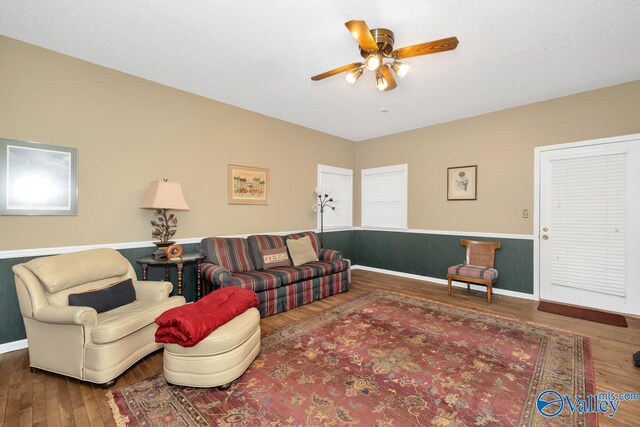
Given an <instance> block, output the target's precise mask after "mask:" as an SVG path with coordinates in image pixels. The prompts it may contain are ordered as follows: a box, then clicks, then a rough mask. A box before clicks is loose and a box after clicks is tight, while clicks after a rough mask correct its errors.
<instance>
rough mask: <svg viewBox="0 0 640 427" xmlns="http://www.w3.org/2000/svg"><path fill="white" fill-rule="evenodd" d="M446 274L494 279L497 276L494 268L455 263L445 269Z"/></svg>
mask: <svg viewBox="0 0 640 427" xmlns="http://www.w3.org/2000/svg"><path fill="white" fill-rule="evenodd" d="M447 273H448V274H453V275H456V276H465V277H473V278H475V279H483V280H495V279H497V278H498V270H496V269H495V268H489V267H481V266H478V265H469V264H457V265H452V266H451V267H449V269H448V270H447Z"/></svg>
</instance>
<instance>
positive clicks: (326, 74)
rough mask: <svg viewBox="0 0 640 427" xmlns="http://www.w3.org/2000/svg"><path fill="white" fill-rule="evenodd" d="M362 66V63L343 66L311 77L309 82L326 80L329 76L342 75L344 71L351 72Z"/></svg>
mask: <svg viewBox="0 0 640 427" xmlns="http://www.w3.org/2000/svg"><path fill="white" fill-rule="evenodd" d="M363 65H364V64H363V63H362V62H354V63H353V64H349V65H343V66H342V67H339V68H335V69H333V70H330V71H325V72H324V73H322V74H318V75H317V76H313V77H311V80H313V81H318V80H322V79H326V78H327V77H331V76H334V75H336V74H340V73H344V72H345V71H350V70H353V69H355V68H359V67H362V66H363Z"/></svg>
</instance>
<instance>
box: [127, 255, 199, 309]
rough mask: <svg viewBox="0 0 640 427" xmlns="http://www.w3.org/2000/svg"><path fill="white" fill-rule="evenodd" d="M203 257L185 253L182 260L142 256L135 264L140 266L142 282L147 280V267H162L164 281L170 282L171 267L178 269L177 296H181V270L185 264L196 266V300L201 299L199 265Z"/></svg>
mask: <svg viewBox="0 0 640 427" xmlns="http://www.w3.org/2000/svg"><path fill="white" fill-rule="evenodd" d="M204 257H205V255H204V254H201V253H200V252H193V253H185V254H182V258H180V259H177V260H170V259H168V258H156V257H154V256H153V255H147V256H143V257H142V258H138V259H137V260H136V262H137V263H138V264H140V265H141V266H142V280H147V271H148V269H149V267H150V266H151V267H164V268H165V280H166V281H167V282H170V281H171V267H176V268H177V269H178V288H177V291H178V295H182V289H183V284H182V280H183V275H182V270H183V269H184V265H185V264H191V263H195V264H196V300H197V299H199V298H200V297H202V277H201V274H200V264H201V263H202V260H203V259H204Z"/></svg>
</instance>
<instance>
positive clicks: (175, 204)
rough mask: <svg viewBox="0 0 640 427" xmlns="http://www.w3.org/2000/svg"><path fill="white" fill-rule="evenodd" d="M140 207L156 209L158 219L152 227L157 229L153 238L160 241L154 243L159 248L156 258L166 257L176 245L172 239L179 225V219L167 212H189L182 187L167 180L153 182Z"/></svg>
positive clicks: (154, 230)
mask: <svg viewBox="0 0 640 427" xmlns="http://www.w3.org/2000/svg"><path fill="white" fill-rule="evenodd" d="M140 207H141V208H143V209H155V216H156V219H155V220H152V221H151V225H152V226H153V227H155V228H154V229H153V232H152V233H151V237H153V238H156V239H160V241H158V242H153V243H154V244H155V245H156V246H157V247H158V249H157V250H156V253H155V256H156V257H165V256H166V248H167V247H168V246H171V245H172V244H173V243H174V242H172V241H171V240H170V239H171V238H172V237H173V235H174V234H176V227H177V225H178V218H176V216H175V215H174V214H169V215H167V211H168V210H169V209H174V210H189V205H188V204H187V201H186V200H185V198H184V194H183V193H182V185H180V184H179V183H177V182H169V181H168V180H167V179H166V178H165V179H164V180H162V181H153V182H152V183H151V185H149V190H148V191H147V195H146V196H145V197H144V200H143V201H142V204H141V205H140Z"/></svg>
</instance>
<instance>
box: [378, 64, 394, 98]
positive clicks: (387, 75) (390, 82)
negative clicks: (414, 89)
mask: <svg viewBox="0 0 640 427" xmlns="http://www.w3.org/2000/svg"><path fill="white" fill-rule="evenodd" d="M379 69H380V73H381V74H382V77H384V79H385V80H386V81H387V87H386V89H385V90H384V91H385V92H386V91H388V90H391V89H395V88H396V86H398V84H397V83H396V79H394V78H393V74H391V70H390V69H389V66H388V65H387V64H385V65H383V66H382V67H380V68H379Z"/></svg>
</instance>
